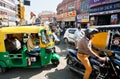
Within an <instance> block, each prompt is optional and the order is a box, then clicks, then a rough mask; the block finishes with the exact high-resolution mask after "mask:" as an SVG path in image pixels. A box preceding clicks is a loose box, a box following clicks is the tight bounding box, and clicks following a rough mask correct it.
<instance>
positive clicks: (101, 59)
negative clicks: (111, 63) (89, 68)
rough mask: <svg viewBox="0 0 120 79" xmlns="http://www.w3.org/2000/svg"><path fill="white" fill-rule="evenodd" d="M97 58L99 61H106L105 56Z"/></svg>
mask: <svg viewBox="0 0 120 79" xmlns="http://www.w3.org/2000/svg"><path fill="white" fill-rule="evenodd" d="M98 58H99V60H100V61H101V62H105V61H107V59H106V58H105V57H98Z"/></svg>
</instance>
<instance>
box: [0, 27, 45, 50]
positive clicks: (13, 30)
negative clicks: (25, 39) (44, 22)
mask: <svg viewBox="0 0 120 79" xmlns="http://www.w3.org/2000/svg"><path fill="white" fill-rule="evenodd" d="M44 29H46V27H45V26H14V27H2V28H0V52H6V49H5V43H4V39H5V35H6V34H17V33H18V34H19V33H40V31H41V30H44Z"/></svg>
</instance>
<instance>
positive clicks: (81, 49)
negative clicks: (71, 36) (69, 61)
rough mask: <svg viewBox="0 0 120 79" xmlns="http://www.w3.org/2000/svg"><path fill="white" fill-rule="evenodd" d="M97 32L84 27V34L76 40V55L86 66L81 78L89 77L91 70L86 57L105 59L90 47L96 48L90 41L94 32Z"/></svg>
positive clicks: (87, 78)
mask: <svg viewBox="0 0 120 79" xmlns="http://www.w3.org/2000/svg"><path fill="white" fill-rule="evenodd" d="M97 32H98V30H97V29H94V30H92V29H86V30H85V36H84V37H83V38H82V39H81V40H79V42H78V43H79V44H78V53H77V57H78V59H79V60H80V61H81V62H82V63H83V64H84V66H85V68H86V70H85V73H84V77H83V79H89V76H90V74H91V72H92V67H91V64H90V61H89V59H88V58H89V56H92V57H94V58H97V59H99V60H100V61H103V62H105V61H106V58H103V57H100V56H99V55H97V54H96V53H95V52H94V51H93V50H92V48H94V49H97V48H96V47H95V46H94V45H93V44H92V42H91V39H92V37H94V34H95V33H97ZM97 50H99V49H97Z"/></svg>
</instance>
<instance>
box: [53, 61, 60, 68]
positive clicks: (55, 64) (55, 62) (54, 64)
mask: <svg viewBox="0 0 120 79" xmlns="http://www.w3.org/2000/svg"><path fill="white" fill-rule="evenodd" d="M51 62H52V64H53V66H55V67H57V66H58V64H59V63H60V62H59V60H51Z"/></svg>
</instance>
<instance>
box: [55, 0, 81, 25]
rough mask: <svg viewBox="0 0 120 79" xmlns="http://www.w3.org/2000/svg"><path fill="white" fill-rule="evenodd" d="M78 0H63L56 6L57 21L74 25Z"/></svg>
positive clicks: (77, 11)
mask: <svg viewBox="0 0 120 79" xmlns="http://www.w3.org/2000/svg"><path fill="white" fill-rule="evenodd" d="M79 5H80V0H63V1H62V2H61V3H60V4H59V5H58V6H57V9H56V10H57V22H58V23H59V24H60V25H61V24H63V25H64V26H68V27H75V26H76V15H77V13H79V12H80V11H79V9H80V6H79Z"/></svg>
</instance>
